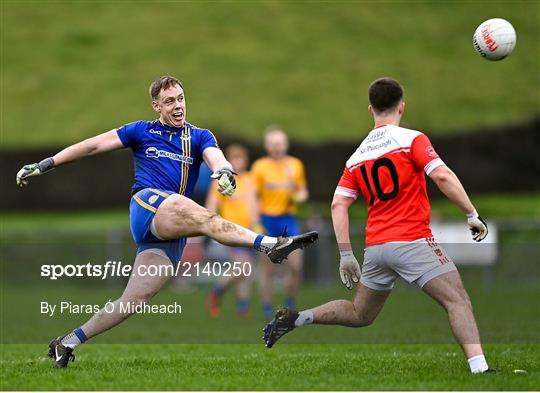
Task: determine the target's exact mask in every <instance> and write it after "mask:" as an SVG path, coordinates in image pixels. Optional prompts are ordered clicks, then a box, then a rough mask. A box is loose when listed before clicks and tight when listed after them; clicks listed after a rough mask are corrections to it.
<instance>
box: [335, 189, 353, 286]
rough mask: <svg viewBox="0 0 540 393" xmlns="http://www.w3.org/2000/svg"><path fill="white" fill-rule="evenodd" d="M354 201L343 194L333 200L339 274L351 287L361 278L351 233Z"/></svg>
mask: <svg viewBox="0 0 540 393" xmlns="http://www.w3.org/2000/svg"><path fill="white" fill-rule="evenodd" d="M353 202H354V198H349V197H345V196H342V195H334V199H333V200H332V224H333V225H334V233H335V235H336V241H337V244H338V247H339V254H340V261H339V276H340V277H341V282H343V285H345V286H346V287H347V288H349V289H351V288H352V283H353V282H354V283H357V282H358V281H359V280H360V265H359V264H358V261H357V260H356V258H355V256H354V253H353V251H352V247H351V238H350V235H349V208H350V207H351V205H352V204H353Z"/></svg>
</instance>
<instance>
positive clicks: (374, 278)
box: [360, 238, 457, 291]
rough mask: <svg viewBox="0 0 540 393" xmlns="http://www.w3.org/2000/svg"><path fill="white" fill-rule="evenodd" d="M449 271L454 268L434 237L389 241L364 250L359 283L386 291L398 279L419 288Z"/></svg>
mask: <svg viewBox="0 0 540 393" xmlns="http://www.w3.org/2000/svg"><path fill="white" fill-rule="evenodd" d="M453 270H457V269H456V265H454V262H453V261H452V259H451V258H450V257H449V256H448V254H447V253H446V251H445V250H444V249H443V248H442V247H441V246H440V245H439V244H438V243H437V242H436V241H435V239H434V238H427V239H419V240H415V241H411V242H390V243H384V244H378V245H374V246H369V247H367V248H366V249H365V252H364V264H363V265H362V275H361V277H360V282H361V283H362V284H364V285H365V286H366V287H368V288H371V289H374V290H376V291H386V290H390V289H392V288H393V287H394V282H395V281H396V279H397V278H398V276H401V277H402V278H403V279H404V280H405V281H407V282H409V283H415V284H416V285H418V286H419V287H420V288H422V287H423V286H424V285H425V284H426V283H427V282H428V281H429V280H431V279H433V278H435V277H437V276H440V275H441V274H444V273H448V272H451V271H453Z"/></svg>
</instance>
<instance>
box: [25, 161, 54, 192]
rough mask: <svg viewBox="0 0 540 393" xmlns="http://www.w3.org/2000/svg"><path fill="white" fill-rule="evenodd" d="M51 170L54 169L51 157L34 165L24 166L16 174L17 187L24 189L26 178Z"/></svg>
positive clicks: (26, 182)
mask: <svg viewBox="0 0 540 393" xmlns="http://www.w3.org/2000/svg"><path fill="white" fill-rule="evenodd" d="M51 169H54V159H53V158H52V157H49V158H46V159H44V160H41V161H40V162H38V163H36V164H29V165H25V166H23V167H22V168H21V170H20V171H19V172H17V185H18V186H19V187H24V186H26V185H27V184H28V181H29V180H28V178H30V177H32V176H39V175H43V174H44V173H45V172H48V171H50V170H51Z"/></svg>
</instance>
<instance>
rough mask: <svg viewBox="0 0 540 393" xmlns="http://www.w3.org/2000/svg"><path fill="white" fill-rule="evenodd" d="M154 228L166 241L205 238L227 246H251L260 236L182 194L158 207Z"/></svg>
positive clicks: (174, 196)
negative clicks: (203, 236) (194, 237)
mask: <svg viewBox="0 0 540 393" xmlns="http://www.w3.org/2000/svg"><path fill="white" fill-rule="evenodd" d="M154 224H155V228H156V230H157V232H158V234H159V236H160V237H161V238H163V239H164V240H169V239H178V238H179V237H192V236H200V235H206V236H208V237H211V238H212V239H214V240H217V241H218V242H220V243H222V244H225V245H227V246H242V247H251V245H253V242H254V241H255V238H256V237H257V234H256V233H255V232H253V231H251V230H249V229H247V228H244V227H241V226H240V225H237V224H234V223H232V222H230V221H227V220H225V219H224V218H222V217H221V216H219V215H218V214H216V213H214V212H211V211H210V210H208V209H205V208H204V207H202V206H201V205H199V204H197V203H196V202H194V201H192V200H191V199H189V198H186V197H184V196H182V195H179V194H173V195H171V196H169V197H168V198H167V199H166V200H164V201H163V202H162V203H161V205H160V206H159V208H158V210H157V212H156V215H155V217H154Z"/></svg>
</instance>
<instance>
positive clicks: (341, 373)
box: [0, 344, 540, 390]
mask: <svg viewBox="0 0 540 393" xmlns="http://www.w3.org/2000/svg"><path fill="white" fill-rule="evenodd" d="M1 349H2V361H1V364H2V378H1V382H0V386H1V388H2V389H3V390H35V389H39V390H73V389H81V390H98V389H99V390H396V389H397V390H535V389H537V388H538V386H539V384H540V370H539V368H538V365H539V364H540V351H539V346H538V345H536V346H525V345H490V346H487V347H486V349H487V351H488V354H489V356H488V358H489V361H490V362H491V364H493V365H496V366H498V367H500V368H501V370H502V371H501V373H500V374H497V375H476V376H473V375H471V374H470V373H469V371H468V369H467V365H466V362H465V360H464V359H463V358H462V355H461V354H460V353H459V352H458V349H457V347H456V346H453V345H452V346H450V345H358V344H353V345H277V346H276V347H275V348H274V349H272V350H266V349H265V348H263V347H262V345H257V346H256V345H88V346H84V347H81V348H80V350H77V355H78V357H77V360H76V362H74V363H71V364H70V366H69V368H68V369H67V370H55V369H53V368H52V367H51V361H50V359H48V358H46V357H45V356H44V346H43V345H41V346H38V345H3V346H2V347H1ZM514 369H526V370H528V374H514V373H512V370H514Z"/></svg>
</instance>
